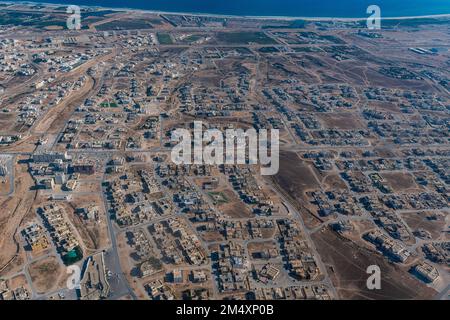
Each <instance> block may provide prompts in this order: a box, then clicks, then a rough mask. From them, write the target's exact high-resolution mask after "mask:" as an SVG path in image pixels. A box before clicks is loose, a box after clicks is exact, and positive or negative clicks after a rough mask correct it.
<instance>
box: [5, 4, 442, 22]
mask: <svg viewBox="0 0 450 320" xmlns="http://www.w3.org/2000/svg"><path fill="white" fill-rule="evenodd" d="M0 3H6V4H11V5H45V6H49V7H61V6H62V7H64V6H69V5H71V4H69V3H49V2H44V1H15V2H10V1H1V0H0ZM79 7H80V8H90V9H100V10H111V11H118V12H138V13H148V14H162V15H176V16H183V15H189V16H194V17H210V18H226V19H254V20H277V21H295V20H304V21H341V22H356V21H365V20H367V18H368V16H365V17H307V16H306V17H305V16H303V17H302V16H253V15H230V14H214V13H200V12H175V11H159V10H151V9H139V8H129V7H123V8H122V7H120V8H119V7H104V6H95V5H92V6H87V5H79ZM426 18H431V19H439V18H450V13H443V14H429V15H416V16H395V17H382V18H381V20H413V19H426Z"/></svg>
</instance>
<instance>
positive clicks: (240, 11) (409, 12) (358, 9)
mask: <svg viewBox="0 0 450 320" xmlns="http://www.w3.org/2000/svg"><path fill="white" fill-rule="evenodd" d="M10 1H11V0H10ZM12 1H13V2H14V1H15V0H12ZM31 2H46V3H59V4H66V5H67V4H75V5H82V6H100V7H109V8H134V9H144V10H155V11H164V12H183V13H204V14H218V15H238V16H276V17H281V16H283V17H339V18H361V17H367V16H368V14H367V13H366V9H367V7H368V6H369V5H378V6H379V7H380V8H381V15H382V16H383V17H404V16H423V15H437V14H450V0H128V1H123V0H96V1H92V0H42V1H31Z"/></svg>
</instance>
